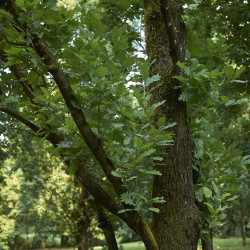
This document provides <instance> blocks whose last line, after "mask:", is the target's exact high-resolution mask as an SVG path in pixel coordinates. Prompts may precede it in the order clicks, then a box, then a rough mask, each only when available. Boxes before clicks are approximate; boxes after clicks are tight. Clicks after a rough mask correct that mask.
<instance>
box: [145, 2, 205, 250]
mask: <svg viewBox="0 0 250 250" xmlns="http://www.w3.org/2000/svg"><path fill="white" fill-rule="evenodd" d="M143 4H144V15H145V32H146V47H147V54H148V61H149V64H151V67H150V76H152V75H155V74H160V76H161V80H160V82H157V83H152V84H151V85H150V86H149V90H150V91H151V94H152V97H151V104H153V103H158V102H161V101H163V100H165V103H164V104H163V105H161V106H160V107H158V108H157V110H156V112H155V115H154V117H153V118H152V121H151V122H152V123H153V124H154V125H156V122H157V120H158V119H159V118H160V117H165V118H166V122H167V123H173V122H176V123H177V125H175V126H174V127H173V128H172V129H171V131H172V132H173V133H174V137H173V138H174V145H173V146H171V147H167V148H166V150H165V152H164V154H163V155H162V157H163V158H164V160H163V161H161V162H160V164H157V162H156V164H155V168H156V169H157V170H158V171H160V172H161V174H162V175H161V176H158V175H157V176H155V177H154V182H153V196H154V197H162V196H163V197H164V199H165V200H166V203H163V204H160V205H157V207H158V208H159V209H160V212H159V213H154V215H153V231H154V235H155V237H156V240H157V242H158V245H159V249H163V250H165V249H188V250H191V249H195V250H196V249H197V245H198V239H199V235H200V229H201V227H202V224H203V220H202V216H201V213H200V211H199V210H198V208H197V207H196V204H195V197H194V190H193V180H192V149H193V141H192V138H191V135H190V133H189V130H188V124H187V108H186V103H185V102H182V101H179V100H178V98H179V96H180V90H179V89H174V87H176V86H179V85H180V83H179V82H178V81H177V80H176V79H173V78H172V77H173V76H175V75H182V72H181V70H180V68H179V67H178V66H177V65H176V63H177V62H178V61H181V62H183V61H184V59H185V50H186V41H187V29H186V25H185V23H184V22H183V20H182V7H181V5H180V3H179V2H178V1H177V0H144V1H143ZM159 83H161V85H160V86H158V87H157V84H159ZM162 163H163V164H164V165H162Z"/></svg>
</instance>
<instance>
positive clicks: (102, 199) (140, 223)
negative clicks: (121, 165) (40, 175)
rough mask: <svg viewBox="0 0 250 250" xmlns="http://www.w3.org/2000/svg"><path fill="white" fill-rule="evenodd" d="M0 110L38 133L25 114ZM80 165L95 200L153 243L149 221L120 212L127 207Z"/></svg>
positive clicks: (79, 172) (79, 174)
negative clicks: (117, 200)
mask: <svg viewBox="0 0 250 250" xmlns="http://www.w3.org/2000/svg"><path fill="white" fill-rule="evenodd" d="M0 111H2V112H4V113H7V114H9V115H10V116H12V117H14V118H15V119H17V120H18V121H20V122H22V123H23V124H25V125H26V126H27V127H29V128H30V129H31V130H32V131H34V132H36V133H37V132H38V131H39V130H40V129H39V127H37V126H36V125H34V124H33V123H32V122H30V121H29V120H27V119H26V118H24V117H23V116H21V115H19V114H18V113H16V112H14V111H12V110H10V109H9V108H8V107H6V106H5V105H0ZM47 135H48V136H47ZM38 136H39V137H43V138H46V139H47V140H48V141H50V142H51V143H52V144H53V146H54V147H58V145H57V144H59V143H60V142H61V141H58V140H59V138H60V136H58V135H56V134H54V133H48V132H46V133H45V132H44V133H43V132H40V134H39V135H38ZM61 157H62V158H63V157H64V155H63V154H61ZM66 164H67V165H68V166H69V165H70V163H69V161H66ZM78 165H79V167H78V170H77V171H76V173H75V176H76V178H77V179H78V180H79V181H80V182H81V184H82V185H83V186H84V187H85V188H86V190H87V191H88V192H89V193H90V194H91V195H93V197H94V198H95V200H96V201H97V202H98V203H100V204H102V206H104V207H105V208H106V209H108V210H109V211H110V212H111V213H113V214H115V215H116V216H118V217H120V218H121V219H122V220H124V221H125V222H126V223H127V224H128V226H129V227H130V228H131V229H133V230H134V231H135V232H137V233H138V234H139V235H141V237H142V239H143V240H144V243H145V244H146V245H147V242H148V244H150V245H151V241H152V239H154V236H153V234H152V232H151V230H150V228H149V226H148V225H147V223H146V222H145V221H144V220H143V219H142V218H141V217H140V215H139V213H138V212H137V211H135V210H131V211H128V212H124V213H119V211H121V210H123V209H124V208H125V207H124V206H123V205H122V204H121V203H119V202H116V201H115V200H114V199H113V198H112V197H111V196H110V195H109V194H108V193H107V192H106V191H105V190H104V189H103V188H102V187H101V186H100V185H99V184H97V183H96V182H95V181H94V180H93V177H92V176H91V174H90V173H89V172H88V170H87V169H86V167H85V166H84V162H83V161H80V160H79V161H78ZM155 244H156V243H155ZM152 249H156V248H152Z"/></svg>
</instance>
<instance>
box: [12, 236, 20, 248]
mask: <svg viewBox="0 0 250 250" xmlns="http://www.w3.org/2000/svg"><path fill="white" fill-rule="evenodd" d="M18 240H19V235H16V236H15V238H14V246H13V250H18V247H19V246H18Z"/></svg>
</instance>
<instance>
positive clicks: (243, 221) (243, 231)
mask: <svg viewBox="0 0 250 250" xmlns="http://www.w3.org/2000/svg"><path fill="white" fill-rule="evenodd" d="M240 216H241V237H242V244H243V247H246V246H247V237H246V216H245V214H244V211H243V210H241V212H240Z"/></svg>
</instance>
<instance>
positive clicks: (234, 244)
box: [213, 237, 250, 250]
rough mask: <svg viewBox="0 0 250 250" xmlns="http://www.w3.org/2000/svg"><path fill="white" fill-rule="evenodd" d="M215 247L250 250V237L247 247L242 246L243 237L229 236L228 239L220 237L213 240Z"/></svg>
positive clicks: (221, 249) (222, 249)
mask: <svg viewBox="0 0 250 250" xmlns="http://www.w3.org/2000/svg"><path fill="white" fill-rule="evenodd" d="M213 244H214V249H220V250H224V249H225V250H227V249H231V250H250V238H248V239H247V247H245V248H243V247H242V239H241V238H236V237H234V238H228V239H219V238H215V239H214V240H213Z"/></svg>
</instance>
